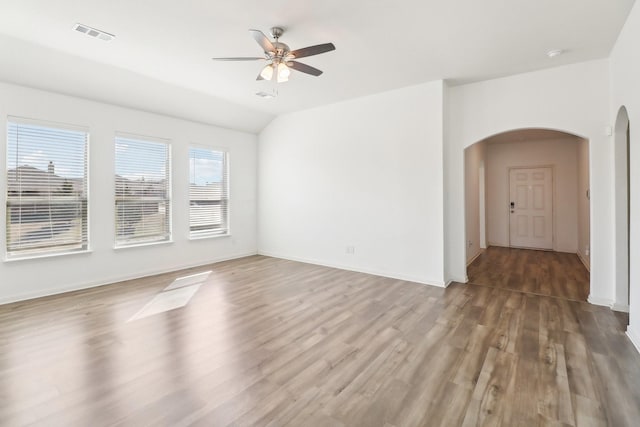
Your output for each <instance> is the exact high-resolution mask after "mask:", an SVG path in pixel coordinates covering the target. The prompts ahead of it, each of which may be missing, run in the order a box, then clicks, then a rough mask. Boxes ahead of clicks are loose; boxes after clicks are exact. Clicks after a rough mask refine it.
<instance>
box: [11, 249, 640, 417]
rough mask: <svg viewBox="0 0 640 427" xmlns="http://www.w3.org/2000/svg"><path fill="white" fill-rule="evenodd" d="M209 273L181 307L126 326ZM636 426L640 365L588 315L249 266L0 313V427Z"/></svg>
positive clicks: (533, 299)
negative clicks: (168, 291)
mask: <svg viewBox="0 0 640 427" xmlns="http://www.w3.org/2000/svg"><path fill="white" fill-rule="evenodd" d="M205 270H212V273H211V274H210V275H209V277H208V279H207V280H206V282H205V283H203V284H201V285H200V287H199V289H198V290H197V292H196V293H195V296H194V297H193V298H192V299H191V301H190V303H189V304H188V305H186V306H185V307H183V308H179V309H175V310H172V311H168V312H164V313H159V314H156V315H153V316H149V317H145V318H141V319H138V320H130V319H131V318H132V317H133V316H134V315H135V314H136V313H138V312H139V310H140V309H141V308H142V307H143V306H145V304H147V303H148V302H149V301H150V300H151V299H152V298H154V297H155V296H157V295H158V294H159V293H160V292H161V291H162V290H163V289H164V288H165V287H167V285H169V284H170V283H171V282H172V281H173V280H174V279H175V278H177V277H180V276H185V275H189V274H194V273H197V272H201V271H205ZM638 420H640V355H639V354H638V353H637V352H636V350H635V349H634V348H633V346H632V344H631V343H630V341H629V340H628V339H627V337H626V336H625V335H624V329H623V326H622V325H621V322H620V319H619V318H618V317H616V315H615V314H614V313H613V312H612V311H611V310H609V309H607V308H603V307H597V306H592V305H589V304H587V303H585V302H578V301H569V300H565V299H560V298H550V297H546V296H539V295H533V294H525V293H521V292H513V291H510V290H507V289H501V288H498V287H493V288H492V287H487V286H476V285H462V284H453V285H451V286H450V287H449V288H447V289H441V288H436V287H431V286H425V285H420V284H415V283H410V282H403V281H400V280H394V279H387V278H381V277H376V276H370V275H366V274H361V273H354V272H348V271H341V270H335V269H331V268H326V267H320V266H314V265H309V264H302V263H297V262H292V261H286V260H280V259H274V258H268V257H262V256H254V257H249V258H244V259H239V260H234V261H229V262H224V263H220V264H215V265H212V266H207V267H203V268H198V269H191V270H188V271H182V272H178V273H172V274H165V275H160V276H155V277H150V278H145V279H140V280H133V281H129V282H123V283H120V284H116V285H111V286H105V287H101V288H95V289H91V290H86V291H78V292H74V293H71V294H66V295H62V296H54V297H47V298H42V299H39V300H34V301H28V302H22V303H15V304H10V305H5V306H0V424H1V425H3V426H22V425H38V426H40V425H41V426H65V427H68V426H92V427H93V426H113V425H115V426H143V425H145V426H146V425H154V426H155V425H160V426H189V425H193V426H227V425H229V426H254V425H255V426H386V427H394V426H395V427H401V426H402V427H404V426H472V425H504V426H532V425H553V426H572V425H576V426H577V425H589V426H591V425H595V426H599V425H611V426H635V425H638V424H637V423H638Z"/></svg>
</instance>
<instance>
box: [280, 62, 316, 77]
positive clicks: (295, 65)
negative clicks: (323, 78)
mask: <svg viewBox="0 0 640 427" xmlns="http://www.w3.org/2000/svg"><path fill="white" fill-rule="evenodd" d="M287 66H288V67H289V68H292V69H294V70H296V71H300V72H302V73H306V74H311V75H312V76H319V75H320V74H322V71H321V70H318V69H317V68H315V67H312V66H311V65H307V64H303V63H302V62H296V61H289V62H287Z"/></svg>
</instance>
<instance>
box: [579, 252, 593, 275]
mask: <svg viewBox="0 0 640 427" xmlns="http://www.w3.org/2000/svg"><path fill="white" fill-rule="evenodd" d="M576 255H578V258H580V261H582V264H584V266H585V268H586V269H587V271H588V272H589V273H591V265H590V264H589V261H588V260H587V259H586V258H585V257H583V256H582V254H581V253H580V251H578V252H576Z"/></svg>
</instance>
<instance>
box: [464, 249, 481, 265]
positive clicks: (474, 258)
mask: <svg viewBox="0 0 640 427" xmlns="http://www.w3.org/2000/svg"><path fill="white" fill-rule="evenodd" d="M484 251H485V249H480V250H479V251H478V253H477V254H475V255H474V256H472V257H471V259H470V260H468V261H467V267H469V265H470V264H471V263H472V262H473V261H475V260H476V258H478V257H479V256H480V255H482V253H483V252H484Z"/></svg>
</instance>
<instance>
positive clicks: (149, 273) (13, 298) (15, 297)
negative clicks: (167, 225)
mask: <svg viewBox="0 0 640 427" xmlns="http://www.w3.org/2000/svg"><path fill="white" fill-rule="evenodd" d="M253 255H257V252H248V253H239V254H235V255H230V256H227V257H220V258H213V259H211V260H210V261H207V262H204V263H202V262H200V263H195V264H183V265H178V266H174V267H171V268H165V269H159V270H158V269H154V270H147V271H144V272H140V273H136V274H126V275H121V276H113V277H111V278H108V279H105V280H102V281H99V282H87V283H84V284H72V285H68V286H65V287H63V288H58V289H48V290H41V291H38V292H28V293H25V294H20V295H13V296H10V297H8V298H2V299H0V305H3V304H10V303H13V302H18V301H26V300H30V299H35V298H42V297H47V296H52V295H59V294H64V293H67V292H73V291H80V290H83V289H90V288H96V287H98V286H105V285H106V286H108V285H113V284H116V283H119V282H124V281H126V280H133V279H141V278H143V277H149V276H156V275H158V274H164V273H173V272H177V271H180V270H186V269H188V268H196V267H204V266H207V265H210V264H215V263H218V262H223V261H229V260H232V259H239V258H245V257H249V256H253Z"/></svg>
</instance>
